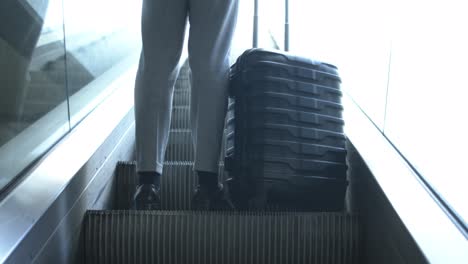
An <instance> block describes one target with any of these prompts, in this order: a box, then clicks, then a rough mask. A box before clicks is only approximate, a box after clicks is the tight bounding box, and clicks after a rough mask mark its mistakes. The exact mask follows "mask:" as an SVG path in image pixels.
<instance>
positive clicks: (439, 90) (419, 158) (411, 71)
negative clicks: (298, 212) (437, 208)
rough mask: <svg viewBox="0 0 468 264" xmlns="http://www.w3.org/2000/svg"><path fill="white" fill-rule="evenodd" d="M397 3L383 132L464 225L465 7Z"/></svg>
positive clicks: (467, 180)
mask: <svg viewBox="0 0 468 264" xmlns="http://www.w3.org/2000/svg"><path fill="white" fill-rule="evenodd" d="M421 3H423V4H421ZM400 7H401V8H398V10H399V12H398V16H396V17H395V25H394V26H395V34H394V35H395V37H394V43H393V45H392V46H393V51H392V64H391V71H390V83H389V96H388V109H387V121H386V125H385V134H386V135H387V137H388V138H389V139H390V140H391V141H392V142H393V143H394V144H395V145H396V147H397V148H398V149H399V150H400V151H401V152H402V153H403V155H404V156H405V157H406V158H407V159H408V160H409V162H410V163H411V164H412V165H413V166H414V167H415V168H416V170H417V171H418V172H419V173H420V174H421V175H422V176H423V177H424V179H426V180H427V182H428V183H429V184H430V185H431V186H432V187H433V188H434V189H435V191H436V192H438V193H439V194H440V195H441V197H442V198H443V199H444V200H446V202H447V203H448V204H449V206H451V207H452V208H453V209H454V210H455V212H456V213H457V214H458V215H459V216H460V217H461V218H462V219H464V222H465V224H466V223H467V221H468V203H467V201H468V195H467V191H466V187H467V186H468V169H467V157H468V155H467V154H466V150H467V149H468V137H467V135H468V126H467V121H466V120H467V113H468V107H467V104H466V100H467V98H468V89H467V85H466V83H465V78H466V76H467V74H466V73H467V66H466V62H467V61H468V49H467V47H468V38H467V37H466V34H465V32H466V28H467V25H468V16H466V5H465V4H464V3H462V2H455V1H435V2H420V3H419V4H417V3H413V4H409V2H407V1H401V5H400ZM403 7H404V8H403ZM414 14H417V19H415V16H414Z"/></svg>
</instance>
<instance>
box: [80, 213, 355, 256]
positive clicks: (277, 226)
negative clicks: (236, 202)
mask: <svg viewBox="0 0 468 264" xmlns="http://www.w3.org/2000/svg"><path fill="white" fill-rule="evenodd" d="M83 232H84V234H83V235H84V240H85V246H84V248H85V261H86V263H87V264H94V263H96V264H106V263H109V264H111V263H112V264H123V263H142V264H144V263H155V264H157V263H161V264H168V263H184V264H190V263H197V264H202V263H203V264H205V263H232V264H234V263H239V264H240V263H242V264H247V263H252V264H253V263H256V264H260V263H265V264H275V263H277V264H288V263H295V264H299V263H308V264H310V263H317V264H319V263H320V264H322V263H330V264H353V263H358V260H359V252H360V248H359V241H360V233H359V232H360V231H359V226H358V222H357V219H356V217H355V216H349V215H344V214H337V213H265V212H263V213H260V212H257V213H217V212H180V211H179V212H174V211H173V212H165V211H159V212H158V211H139V212H136V211H89V212H88V213H87V215H86V217H85V220H84V231H83Z"/></svg>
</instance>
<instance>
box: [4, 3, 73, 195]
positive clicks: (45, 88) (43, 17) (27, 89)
mask: <svg viewBox="0 0 468 264" xmlns="http://www.w3.org/2000/svg"><path fill="white" fill-rule="evenodd" d="M64 63H65V61H64V41H63V17H62V2H61V0H49V1H33V0H29V1H25V0H2V1H1V2H0V87H1V88H0V89H1V91H0V171H1V172H2V174H1V175H0V190H1V189H2V188H4V187H5V186H6V185H7V184H8V183H9V182H10V181H11V180H12V179H13V178H14V177H15V176H16V175H17V174H19V173H20V172H21V171H22V170H23V169H24V168H25V167H26V166H28V165H29V164H30V163H31V162H32V161H34V160H35V159H37V158H38V157H39V156H40V155H41V154H43V153H44V152H45V151H46V150H47V149H48V148H49V147H50V146H51V145H52V144H53V143H55V142H56V141H57V140H58V139H59V138H60V137H61V136H63V134H65V133H66V132H67V131H68V129H69V123H68V107H67V101H66V89H65V64H64Z"/></svg>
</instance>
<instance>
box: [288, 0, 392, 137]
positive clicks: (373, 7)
mask: <svg viewBox="0 0 468 264" xmlns="http://www.w3.org/2000/svg"><path fill="white" fill-rule="evenodd" d="M390 3H391V2H390V1H388V0H386V1H371V0H356V1H347V0H328V1H310V0H290V31H291V33H290V34H291V36H290V49H291V51H293V52H294V53H299V54H301V55H304V56H308V57H311V58H314V59H318V60H322V61H325V62H328V63H331V64H333V65H336V66H337V67H338V69H339V72H340V75H341V77H342V80H343V85H342V87H343V89H345V90H347V91H348V92H349V93H350V94H351V96H352V97H353V99H354V100H356V101H357V103H358V104H359V105H360V106H361V108H362V109H364V111H365V112H366V113H367V114H368V116H370V118H371V119H372V120H373V121H374V123H376V124H377V125H378V127H380V128H382V127H383V123H384V115H385V98H386V93H387V79H388V66H389V57H390V56H389V55H390V36H389V33H390V31H389V16H390V12H389V5H390Z"/></svg>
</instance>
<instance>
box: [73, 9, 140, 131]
mask: <svg viewBox="0 0 468 264" xmlns="http://www.w3.org/2000/svg"><path fill="white" fill-rule="evenodd" d="M64 7H65V22H66V25H65V35H66V42H67V55H66V58H67V79H68V85H67V87H68V92H69V95H70V115H71V125H72V126H74V125H76V123H77V122H79V121H80V120H81V119H82V118H83V117H84V116H85V115H86V114H88V113H89V112H90V111H91V110H92V109H93V108H94V107H95V106H96V105H97V104H98V103H99V102H101V101H102V100H103V98H105V97H106V96H107V95H108V94H109V92H111V91H109V90H108V89H107V88H108V85H109V84H110V83H111V82H112V81H113V80H115V79H116V78H118V77H119V76H120V75H122V73H124V72H125V71H126V70H129V69H130V67H132V66H134V65H135V64H136V63H137V60H138V55H139V52H140V45H141V44H140V43H141V37H140V13H141V1H135V0H119V1H115V0H64Z"/></svg>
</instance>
